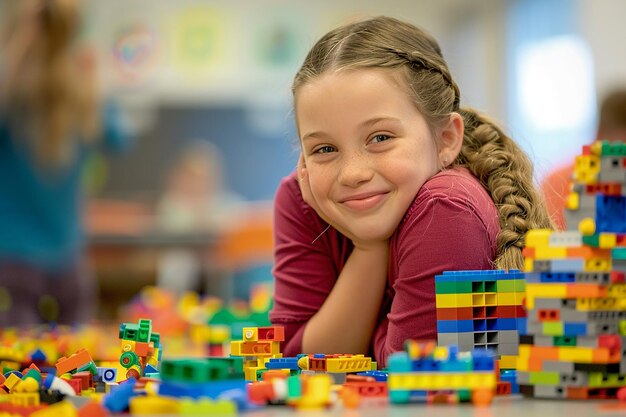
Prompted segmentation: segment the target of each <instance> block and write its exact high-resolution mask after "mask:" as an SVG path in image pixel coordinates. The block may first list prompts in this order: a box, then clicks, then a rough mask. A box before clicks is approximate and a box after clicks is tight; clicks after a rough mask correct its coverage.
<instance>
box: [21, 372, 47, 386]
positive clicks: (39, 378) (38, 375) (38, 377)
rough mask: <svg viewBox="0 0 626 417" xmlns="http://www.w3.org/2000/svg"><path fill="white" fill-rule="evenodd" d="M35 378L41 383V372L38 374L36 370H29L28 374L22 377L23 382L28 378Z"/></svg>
mask: <svg viewBox="0 0 626 417" xmlns="http://www.w3.org/2000/svg"><path fill="white" fill-rule="evenodd" d="M29 377H30V378H33V379H34V380H35V381H37V382H39V383H41V379H42V378H41V372H38V371H37V370H35V369H29V370H28V372H26V373H25V374H24V375H23V376H22V380H24V379H26V378H29Z"/></svg>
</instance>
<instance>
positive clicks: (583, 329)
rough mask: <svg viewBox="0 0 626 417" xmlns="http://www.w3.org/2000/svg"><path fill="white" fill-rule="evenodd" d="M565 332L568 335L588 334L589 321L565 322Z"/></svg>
mask: <svg viewBox="0 0 626 417" xmlns="http://www.w3.org/2000/svg"><path fill="white" fill-rule="evenodd" d="M563 333H564V334H566V335H568V336H586V335H587V323H567V322H566V323H563Z"/></svg>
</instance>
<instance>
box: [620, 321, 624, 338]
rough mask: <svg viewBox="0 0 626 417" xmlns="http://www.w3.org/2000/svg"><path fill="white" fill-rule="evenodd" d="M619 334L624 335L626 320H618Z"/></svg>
mask: <svg viewBox="0 0 626 417" xmlns="http://www.w3.org/2000/svg"><path fill="white" fill-rule="evenodd" d="M619 334H620V335H622V336H626V320H620V322H619Z"/></svg>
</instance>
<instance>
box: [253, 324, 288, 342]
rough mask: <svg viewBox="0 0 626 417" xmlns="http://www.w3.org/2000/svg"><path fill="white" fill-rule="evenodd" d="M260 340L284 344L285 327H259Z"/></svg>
mask: <svg viewBox="0 0 626 417" xmlns="http://www.w3.org/2000/svg"><path fill="white" fill-rule="evenodd" d="M257 332H258V335H259V340H264V341H272V342H284V341H285V328H284V327H283V326H273V327H259V328H258V329H257Z"/></svg>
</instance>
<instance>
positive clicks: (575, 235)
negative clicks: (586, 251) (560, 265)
mask: <svg viewBox="0 0 626 417" xmlns="http://www.w3.org/2000/svg"><path fill="white" fill-rule="evenodd" d="M549 245H550V246H551V247H578V246H582V245H583V235H582V233H580V232H578V231H574V230H566V231H563V232H552V233H551V234H550V240H549Z"/></svg>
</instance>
